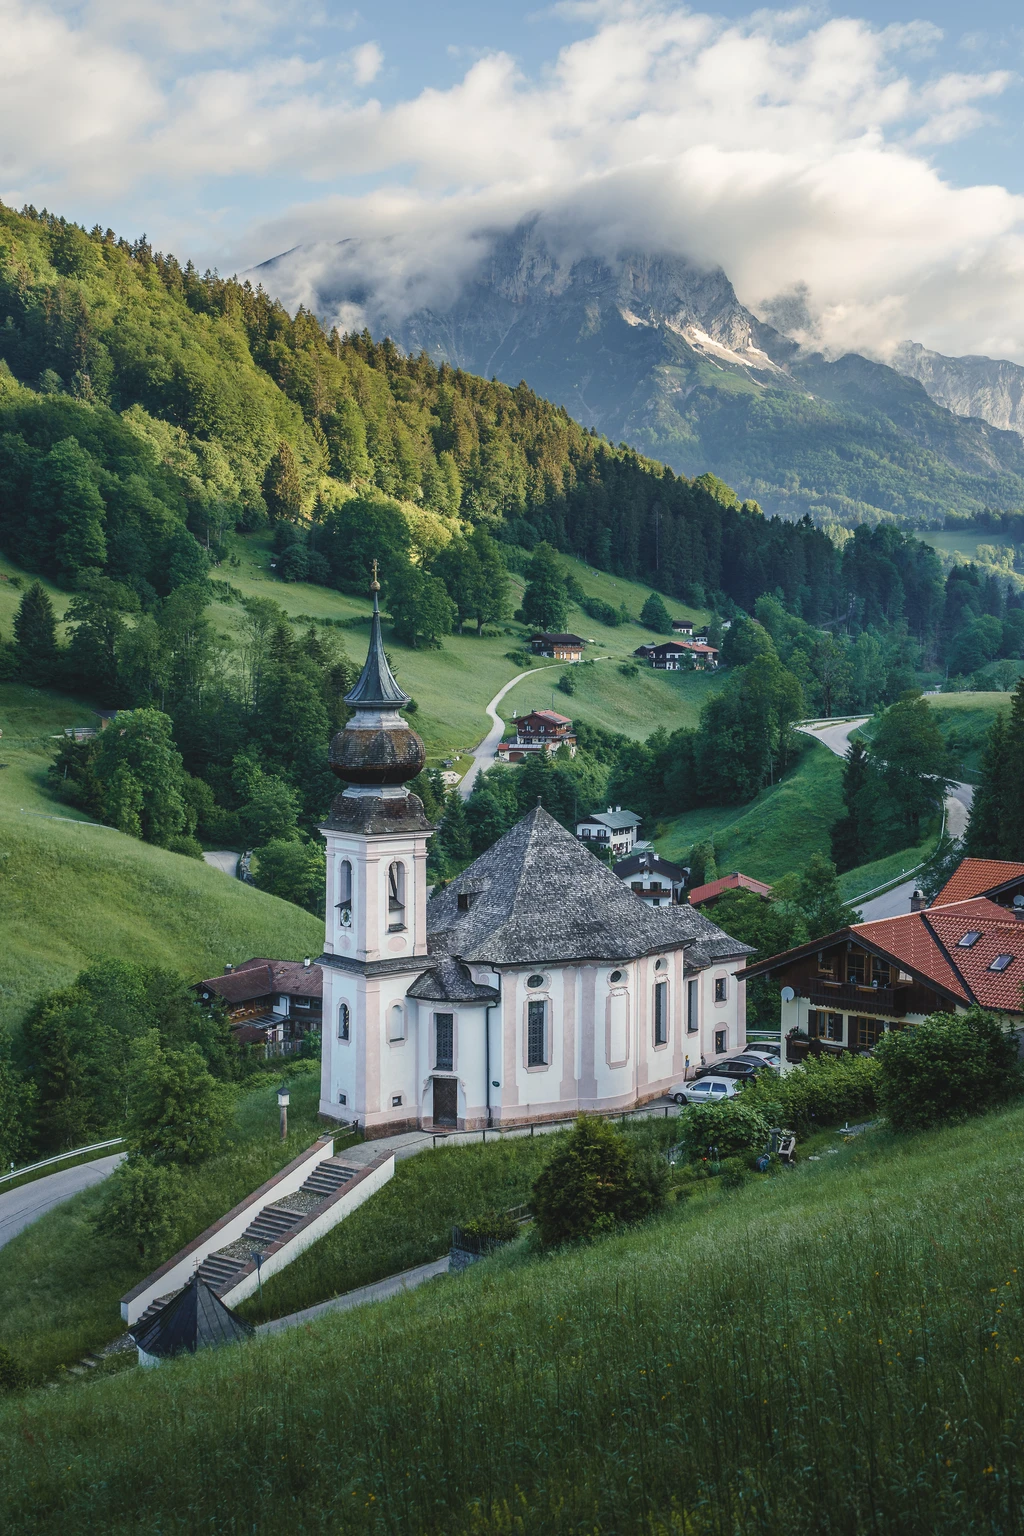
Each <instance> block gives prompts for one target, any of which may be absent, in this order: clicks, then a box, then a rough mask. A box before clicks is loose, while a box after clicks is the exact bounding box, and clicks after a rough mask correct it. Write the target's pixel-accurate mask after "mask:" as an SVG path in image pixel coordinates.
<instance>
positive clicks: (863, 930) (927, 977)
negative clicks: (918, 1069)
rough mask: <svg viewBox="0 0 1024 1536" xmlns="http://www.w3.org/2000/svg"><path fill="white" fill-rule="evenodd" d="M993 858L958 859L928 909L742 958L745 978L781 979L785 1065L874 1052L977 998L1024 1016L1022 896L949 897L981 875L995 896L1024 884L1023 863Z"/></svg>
mask: <svg viewBox="0 0 1024 1536" xmlns="http://www.w3.org/2000/svg"><path fill="white" fill-rule="evenodd" d="M994 863H995V861H989V860H973V859H970V860H964V863H963V864H961V866H960V868H959V869H958V870H957V871H956V873H955V874H954V875H953V877H952V879H951V880H950V881H949V882H948V884H947V885H946V887H945V889H944V890H943V891H942V892H940V894H939V896H938V897H937V898H936V900H935V902H934V903H933V904H932V905H931V906H930V907H924V908H920V909H919V910H917V911H912V912H907V913H904V914H902V915H901V916H899V917H889V918H882V919H879V920H877V921H875V922H871V923H855V924H853V925H851V926H850V927H848V928H841V929H839V930H838V931H837V932H836V933H832V934H829V935H827V936H826V937H825V938H822V939H815V940H813V941H812V942H811V943H809V944H802V945H799V946H798V947H797V948H795V949H790V950H787V951H786V952H785V953H784V954H781V955H774V956H772V957H771V958H770V959H767V960H761V961H757V962H756V963H755V964H754V965H750V966H748V967H747V968H746V970H744V971H743V973H742V975H743V978H744V979H745V980H749V979H750V978H751V977H755V976H768V977H771V979H772V982H773V984H774V983H777V984H778V987H779V993H780V999H781V1011H780V1023H781V1029H782V1035H783V1038H784V1040H785V1047H786V1048H785V1064H786V1065H789V1066H792V1065H793V1064H794V1063H797V1062H801V1061H803V1060H805V1059H806V1057H807V1055H808V1053H810V1054H812V1055H821V1054H823V1053H825V1054H839V1053H841V1052H843V1051H866V1050H870V1049H871V1048H872V1047H873V1046H874V1045H876V1044H877V1042H878V1040H879V1038H880V1036H881V1035H882V1034H883V1033H884V1032H885V1031H886V1030H890V1029H904V1028H906V1027H907V1026H908V1025H913V1024H919V1023H920V1022H921V1021H922V1020H923V1019H925V1018H927V1016H928V1015H929V1014H930V1013H936V1012H942V1013H962V1012H964V1011H965V1010H966V1009H968V1008H970V1007H971V1006H972V1005H974V1004H978V1005H980V1006H981V1007H982V1008H989V1009H991V1010H992V1011H993V1012H995V1013H999V1014H1002V1015H1003V1016H1004V1017H1005V1018H1006V1019H1008V1020H1011V1021H1012V1022H1014V1023H1015V1024H1018V1025H1019V1024H1021V1023H1024V1001H1022V993H1021V985H1022V983H1024V894H1021V891H1020V889H1018V891H1017V898H1016V899H1017V900H1018V901H1019V903H1020V904H1019V905H1017V906H1013V907H1011V908H1007V907H1006V906H1005V905H1002V904H1001V903H1000V902H999V901H997V900H994V899H993V898H992V897H991V896H990V895H978V896H972V897H968V898H966V899H960V900H957V899H954V900H952V901H949V900H948V899H947V897H948V894H949V892H950V890H951V889H952V890H953V893H954V896H955V895H956V892H957V888H958V886H966V887H967V888H973V886H974V885H976V884H977V881H978V878H979V877H980V878H981V879H982V880H984V881H987V882H988V884H989V886H990V887H993V888H996V889H997V890H999V891H1000V894H1002V893H1004V892H1005V891H1006V890H1009V889H1012V887H1013V886H1014V885H1017V886H1018V887H1024V868H1022V867H1021V866H1020V865H1011V864H1004V865H1003V866H1002V876H1003V878H1000V875H999V873H997V872H996V871H995V870H994V869H993V865H994ZM969 864H974V865H978V864H986V865H987V866H988V867H987V869H985V870H984V871H980V870H977V869H976V870H973V871H972V870H969V869H967V870H965V868H964V865H969Z"/></svg>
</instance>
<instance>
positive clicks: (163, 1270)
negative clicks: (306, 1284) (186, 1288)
mask: <svg viewBox="0 0 1024 1536" xmlns="http://www.w3.org/2000/svg"><path fill="white" fill-rule="evenodd" d="M333 1156H334V1138H333V1136H328V1137H326V1138H322V1139H321V1140H319V1141H316V1142H314V1144H313V1145H312V1146H311V1147H309V1148H307V1150H306V1151H305V1152H300V1154H299V1156H298V1157H296V1158H294V1159H293V1160H292V1161H291V1162H290V1163H289V1164H288V1165H287V1166H286V1167H284V1168H282V1169H281V1171H280V1173H276V1174H275V1175H274V1177H273V1178H272V1179H268V1180H267V1182H266V1183H265V1184H261V1185H260V1187H259V1189H257V1190H254V1191H253V1193H252V1194H251V1195H248V1196H247V1197H246V1199H244V1200H243V1201H242V1203H241V1204H240V1205H236V1206H235V1208H234V1210H231V1211H228V1213H227V1215H226V1216H222V1217H221V1218H220V1220H219V1221H215V1222H214V1224H213V1226H212V1227H207V1229H206V1231H205V1232H201V1233H200V1234H199V1236H198V1237H196V1238H193V1240H192V1242H191V1243H189V1245H188V1247H187V1248H182V1249H181V1250H180V1251H179V1252H178V1253H176V1254H175V1255H174V1257H173V1258H170V1259H168V1260H167V1262H166V1264H161V1266H160V1268H159V1269H155V1270H154V1271H153V1273H152V1274H151V1275H147V1276H146V1278H145V1280H141V1281H140V1282H139V1284H138V1285H137V1286H136V1287H135V1288H134V1290H131V1291H129V1292H128V1294H127V1295H126V1296H122V1297H121V1316H122V1317H123V1318H124V1320H125V1322H126V1323H127V1324H128V1326H129V1327H131V1325H132V1324H133V1323H135V1322H137V1321H138V1320H139V1318H140V1317H141V1316H142V1314H143V1312H145V1310H146V1308H147V1307H148V1306H149V1305H150V1303H151V1302H154V1301H156V1300H157V1299H158V1297H160V1296H169V1295H170V1293H171V1292H172V1291H178V1290H180V1289H181V1287H182V1286H183V1285H186V1284H187V1283H188V1281H189V1280H191V1278H192V1276H193V1274H194V1273H195V1271H196V1270H197V1269H198V1268H199V1265H200V1264H201V1263H202V1262H203V1260H204V1259H205V1258H206V1257H207V1256H208V1255H209V1254H211V1253H216V1252H217V1251H218V1250H219V1249H221V1248H226V1247H227V1246H228V1244H229V1243H233V1242H234V1241H235V1239H236V1238H238V1237H241V1235H242V1233H243V1232H244V1231H245V1230H246V1228H247V1227H249V1226H251V1224H252V1223H253V1222H254V1221H255V1220H256V1217H257V1216H258V1215H259V1213H260V1211H261V1210H262V1209H263V1207H264V1206H265V1205H273V1204H275V1202H277V1201H278V1200H284V1199H285V1198H286V1197H287V1196H288V1195H291V1194H294V1193H295V1191H296V1190H297V1189H299V1188H300V1187H301V1186H302V1185H303V1184H305V1182H306V1180H307V1179H308V1178H309V1176H310V1174H311V1173H312V1172H313V1169H314V1168H315V1167H316V1166H317V1164H318V1163H322V1162H325V1161H326V1160H327V1158H329V1157H333ZM347 1187H348V1188H351V1185H349V1186H347ZM265 1270H266V1266H265V1265H264V1271H265Z"/></svg>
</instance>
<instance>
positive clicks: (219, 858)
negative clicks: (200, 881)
mask: <svg viewBox="0 0 1024 1536" xmlns="http://www.w3.org/2000/svg"><path fill="white" fill-rule="evenodd" d="M203 858H204V859H205V860H206V862H207V864H212V865H213V868H214V869H222V870H223V871H224V873H225V874H226V875H230V876H231V878H232V879H234V877H235V876H236V875H237V874H238V861H239V859H240V858H241V854H238V853H231V852H228V851H226V850H225V851H224V852H222V853H204V854H203Z"/></svg>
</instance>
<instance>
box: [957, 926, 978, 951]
mask: <svg viewBox="0 0 1024 1536" xmlns="http://www.w3.org/2000/svg"><path fill="white" fill-rule="evenodd" d="M980 938H981V934H980V933H979V932H978V930H977V929H976V928H972V929H971V931H970V933H965V934H964V936H963V938H962V939H957V941H956V947H957V949H971V948H972V947H973V946H974V945H975V944H977V942H978V940H979V939H980Z"/></svg>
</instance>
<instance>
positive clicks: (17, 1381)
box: [0, 1344, 28, 1393]
mask: <svg viewBox="0 0 1024 1536" xmlns="http://www.w3.org/2000/svg"><path fill="white" fill-rule="evenodd" d="M27 1386H28V1372H27V1371H26V1369H25V1367H24V1366H23V1365H22V1363H21V1361H20V1360H16V1359H15V1357H14V1356H13V1355H12V1354H11V1352H10V1350H9V1349H7V1348H5V1346H4V1345H3V1344H0V1393H2V1392H20V1391H21V1388H22V1387H27Z"/></svg>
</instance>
